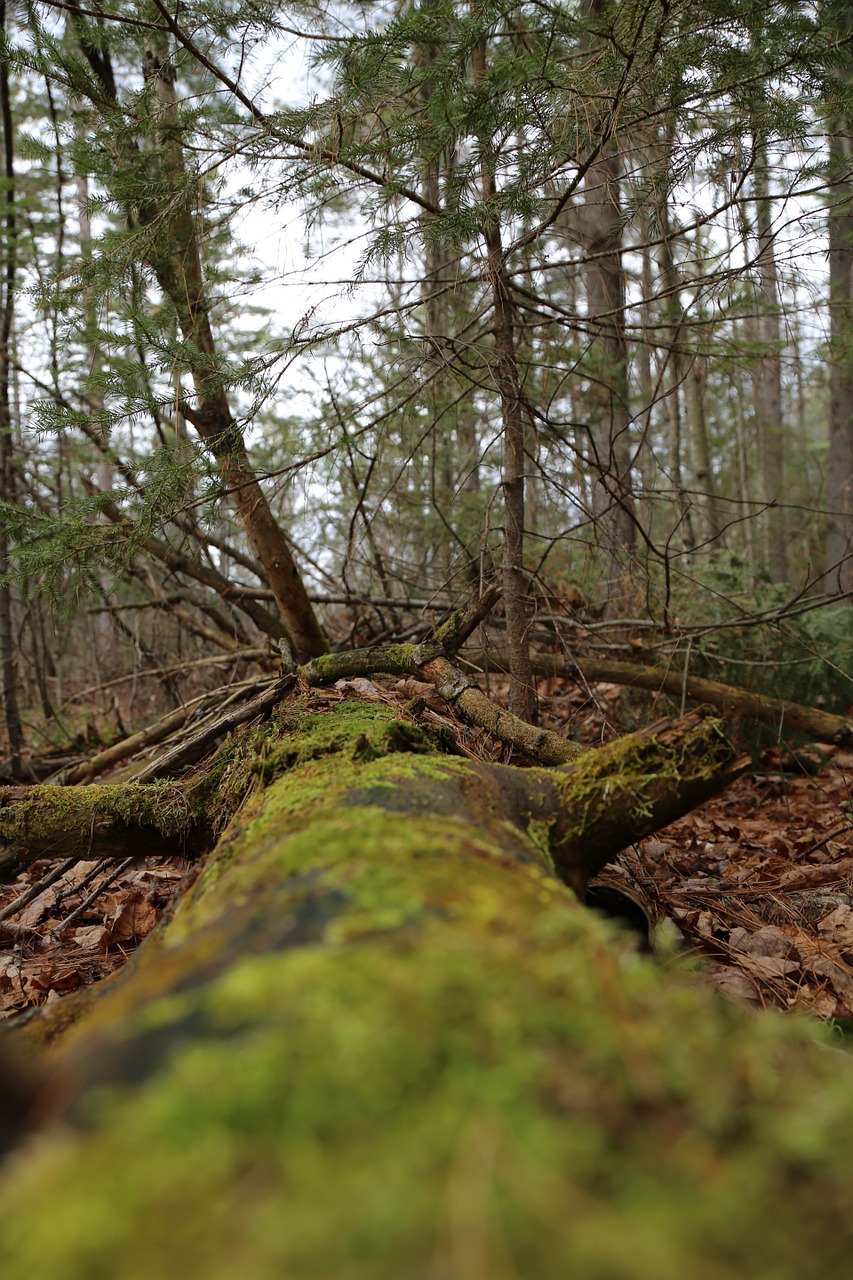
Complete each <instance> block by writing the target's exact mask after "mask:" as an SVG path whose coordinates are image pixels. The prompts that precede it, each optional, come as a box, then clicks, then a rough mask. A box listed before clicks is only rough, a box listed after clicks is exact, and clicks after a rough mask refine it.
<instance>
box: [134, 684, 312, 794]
mask: <svg viewBox="0 0 853 1280" xmlns="http://www.w3.org/2000/svg"><path fill="white" fill-rule="evenodd" d="M295 682H296V677H295V676H292V675H286V676H282V677H281V678H280V679H279V680H276V681H274V682H273V683H272V684H271V685H269V687H268V688H265V689H262V690H261V692H260V693H258V694H256V695H255V697H254V698H250V699H249V701H248V702H243V703H241V704H240V705H239V706H238V707H235V708H234V710H233V711H229V712H228V714H227V715H224V716H219V717H217V719H216V720H214V721H213V723H212V724H208V725H205V727H204V728H203V729H199V731H198V733H195V734H193V736H192V737H191V738H187V739H186V740H185V741H183V742H178V743H176V745H175V746H174V747H173V748H171V750H169V751H166V752H164V753H163V754H162V755H160V756H158V757H157V758H156V760H152V761H151V763H150V764H148V765H145V767H144V768H142V769H139V770H138V771H137V772H136V773H135V775H134V781H135V782H154V781H155V779H157V778H174V777H177V776H178V774H180V773H181V772H182V771H183V770H184V769H186V768H188V766H189V765H191V764H195V763H196V761H197V760H201V759H202V758H203V757H204V756H205V755H206V754H207V752H208V751H209V750H210V748H211V746H212V745H213V743H214V742H217V741H218V740H219V739H220V738H222V737H224V736H225V734H226V733H230V732H231V730H232V729H236V728H237V727H238V726H239V725H241V724H246V722H247V721H249V720H254V718H255V716H259V715H262V714H263V713H264V712H266V711H269V710H270V709H271V708H272V707H274V706H275V705H276V704H277V703H279V702H281V700H282V698H283V697H284V696H285V694H286V693H288V692H289V690H290V689H292V688H293V685H294V684H295Z"/></svg>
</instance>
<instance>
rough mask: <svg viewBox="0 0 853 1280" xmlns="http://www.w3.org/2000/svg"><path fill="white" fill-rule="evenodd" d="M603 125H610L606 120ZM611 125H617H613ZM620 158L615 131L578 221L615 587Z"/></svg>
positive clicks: (618, 559)
mask: <svg viewBox="0 0 853 1280" xmlns="http://www.w3.org/2000/svg"><path fill="white" fill-rule="evenodd" d="M607 8H608V5H607V3H606V0H583V4H582V9H583V11H584V13H585V14H586V15H587V16H588V17H591V18H594V19H597V18H601V17H602V16H603V15H604V12H605V10H606V9H607ZM602 127H606V128H607V129H610V128H611V124H610V123H606V124H604V123H603V124H602ZM613 127H614V128H615V125H614V126H613ZM621 179H622V164H621V159H620V155H619V146H618V143H617V141H616V138H615V136H612V135H611V136H609V137H607V138H605V139H604V140H603V145H602V146H601V150H600V153H599V155H598V157H597V158H596V159H595V160H594V161H593V163H592V164H591V165H590V166H589V169H588V170H587V174H586V178H585V182H584V204H583V211H582V214H583V216H582V219H581V227H582V235H583V241H584V249H585V253H586V258H587V262H586V270H585V274H586V298H587V324H588V328H589V332H590V340H591V341H592V342H593V344H594V347H595V351H596V353H597V354H598V355H599V356H600V359H598V360H597V361H596V362H595V367H594V370H593V377H594V379H595V384H594V385H593V386H592V387H591V389H590V394H589V403H590V413H591V420H590V424H589V427H590V444H591V447H592V451H593V455H594V465H595V468H596V471H597V483H596V484H595V486H594V489H593V515H594V517H595V521H596V526H597V532H598V538H599V541H600V543H601V544H602V546H603V547H604V549H605V551H606V554H607V558H608V561H609V568H608V574H609V578H610V581H609V585H608V591H609V594H610V595H611V596H612V595H614V594H618V593H619V589H620V588H619V583H620V582H621V580H622V578H623V576H624V573H625V568H626V565H625V558H626V555H627V554H629V553H630V552H632V551H633V548H634V543H635V532H636V531H635V526H634V520H633V507H634V496H633V492H632V487H631V461H632V459H631V440H630V435H629V428H630V422H631V414H630V407H629V403H628V342H627V338H626V334H625V273H624V270H623V267H622V209H621Z"/></svg>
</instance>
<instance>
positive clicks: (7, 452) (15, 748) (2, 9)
mask: <svg viewBox="0 0 853 1280" xmlns="http://www.w3.org/2000/svg"><path fill="white" fill-rule="evenodd" d="M0 32H2V34H3V38H4V39H5V38H6V4H5V0H0ZM0 114H2V125H3V157H4V176H5V188H6V189H5V197H4V204H5V214H4V218H3V282H2V286H0V288H2V306H0V502H8V503H10V504H11V503H12V502H14V499H15V494H14V473H13V470H12V460H13V449H12V414H11V405H10V372H11V364H12V362H11V346H12V317H13V315H14V305H15V274H16V257H17V254H16V239H17V234H18V232H17V222H16V216H15V165H14V128H13V122H12V107H11V102H10V98H9V64H8V61H6V60H3V61H2V64H0ZM9 569H10V563H9V532H8V524H7V521H6V518H5V516H4V515H3V514H2V513H0V578H2V577H3V576H4V575H5V574H7V573H8V572H9ZM15 648H16V646H15V641H14V634H13V629H12V587H11V585H10V584H9V583H8V582H3V583H0V686H2V704H3V723H4V727H5V730H6V739H7V743H8V749H9V764H8V769H9V773H10V774H11V776H12V777H13V778H17V777H20V773H21V747H22V746H23V740H24V735H23V729H22V727H21V715H20V710H19V708H18V674H17V669H16V663H15Z"/></svg>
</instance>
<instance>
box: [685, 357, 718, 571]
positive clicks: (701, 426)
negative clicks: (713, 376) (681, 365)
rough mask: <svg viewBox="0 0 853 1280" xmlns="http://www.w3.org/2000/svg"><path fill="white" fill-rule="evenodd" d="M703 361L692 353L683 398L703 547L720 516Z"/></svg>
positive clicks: (712, 536) (713, 535)
mask: <svg viewBox="0 0 853 1280" xmlns="http://www.w3.org/2000/svg"><path fill="white" fill-rule="evenodd" d="M705 379H706V370H705V361H704V359H703V358H702V357H701V356H694V358H693V363H692V365H691V367H690V370H689V372H688V374H687V378H686V380H685V388H684V400H685V407H686V411H687V412H686V418H687V436H688V440H689V444H690V469H691V471H692V473H693V484H694V486H695V488H696V495H697V496H696V506H697V508H698V510H699V515H700V519H699V530H698V532H699V538H700V541H701V543H702V544H703V546H705V547H706V548H707V547H708V546H709V545H710V544H711V543H713V542H715V541H716V540H717V539H718V538H719V536H720V530H721V529H722V523H721V520H720V512H719V506H718V503H717V497H716V494H715V493H714V476H713V471H712V467H711V444H710V441H709V439H708V419H707V416H706V412H705Z"/></svg>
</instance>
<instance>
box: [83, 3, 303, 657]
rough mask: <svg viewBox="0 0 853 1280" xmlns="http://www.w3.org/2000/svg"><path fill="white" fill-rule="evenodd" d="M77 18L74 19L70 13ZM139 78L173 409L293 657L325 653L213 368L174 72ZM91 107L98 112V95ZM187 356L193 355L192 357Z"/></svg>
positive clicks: (90, 52)
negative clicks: (217, 491) (154, 189)
mask: <svg viewBox="0 0 853 1280" xmlns="http://www.w3.org/2000/svg"><path fill="white" fill-rule="evenodd" d="M77 16H78V17H79V14H77ZM80 47H81V50H82V52H83V53H84V55H85V57H86V59H87V60H88V62H89V65H90V67H91V69H92V71H93V73H94V74H95V76H96V77H97V80H98V83H99V85H100V87H101V89H102V90H103V97H105V98H106V99H107V100H108V102H109V103H110V104H111V106H117V104H118V95H117V91H116V85H115V78H114V75H113V70H112V64H111V61H110V58H109V54H108V53H107V52H105V51H101V50H99V49H96V48H95V47H94V46H93V45H92V43H91V41H90V40H89V39H88V38H87V37H86V36H85V35H83V34H81V37H80ZM143 70H144V74H145V78H146V80H147V81H148V82H149V84H150V85H151V88H152V96H153V98H154V100H155V102H156V103H157V107H158V113H157V116H156V119H155V121H154V131H155V135H156V136H157V139H158V143H159V145H160V148H161V155H160V163H161V165H162V169H161V172H160V174H159V177H160V178H161V180H162V182H163V183H164V184H165V185H166V186H167V187H168V190H169V195H170V201H172V202H174V205H175V208H176V211H175V212H173V213H172V214H171V215H170V216H169V217H168V218H163V216H162V211H161V210H159V209H158V208H157V205H156V201H152V200H151V199H150V198H149V199H148V201H147V202H145V201H142V202H141V203H140V204H139V205H138V206H137V207H136V210H135V213H134V217H136V218H138V220H139V222H141V223H142V225H143V226H145V227H146V229H147V231H148V237H147V239H146V242H145V253H146V257H147V260H148V263H149V265H150V267H151V268H152V270H153V271H154V274H155V275H156V277H157V282H158V284H159V285H160V288H161V289H162V290H163V293H164V294H165V295H166V297H167V298H168V299H169V301H170V303H171V304H172V306H173V307H174V308H175V313H176V315H177V317H178V323H179V325H180V328H181V333H182V335H183V338H184V342H185V350H186V351H187V352H188V353H190V354H189V355H188V357H187V359H188V363H189V365H190V373H191V376H192V379H193V386H194V389H195V393H196V399H197V404H196V407H195V408H194V409H192V411H191V410H190V407H189V406H183V405H182V406H179V408H180V410H181V411H184V410H186V414H185V416H187V417H188V418H189V419H190V421H191V422H192V424H193V426H194V427H195V428H196V430H197V431H198V433H199V435H200V436H201V437H202V439H203V440H205V442H206V443H207V446H208V448H209V450H210V452H211V454H212V456H213V457H214V458H215V459H216V462H217V465H218V467H219V470H220V473H221V475H222V478H223V480H224V482H225V484H226V485H227V487H228V490H229V492H230V493H231V494H232V496H233V499H234V502H235V505H236V507H237V510H238V511H239V513H240V517H241V519H242V522H243V526H244V528H245V531H246V537H247V538H248V540H249V545H250V546H251V548H252V551H253V552H254V554H255V555H256V556H257V559H258V561H259V562H260V564H261V566H262V567H263V570H264V574H265V576H266V579H267V582H268V583H269V586H270V588H271V590H272V593H273V596H274V598H275V602H276V604H277V605H278V608H279V611H280V613H281V616H282V618H283V620H284V623H285V624H286V626H287V629H288V632H289V639H290V641H291V642H292V645H293V648H294V651H295V653H296V656H297V657H298V658H299V659H300V660H304V659H307V658H311V657H314V656H316V655H317V654H320V653H325V652H326V650H327V649H328V643H327V641H326V638H325V636H324V634H323V631H322V628H321V626H320V624H319V621H318V619H317V616H316V614H315V612H314V608H313V605H312V604H311V601H310V599H309V597H308V593H307V591H306V588H305V584H304V582H303V581H302V576H301V574H300V572H299V569H298V567H297V565H296V562H295V560H294V558H293V554H292V552H291V550H290V546H289V544H288V541H287V538H286V537H285V535H284V531H283V530H282V529H281V527H280V526H279V524H278V522H277V521H276V519H275V517H274V515H273V513H272V511H271V509H270V505H269V503H268V501H267V498H266V494H265V493H264V491H263V489H262V488H261V486H260V484H259V482H258V478H257V476H256V474H255V472H254V470H253V469H252V466H251V463H250V461H249V457H248V454H247V451H246V445H245V441H244V439H243V435H242V432H241V430H240V427H239V425H238V424H237V422H236V420H235V418H234V415H233V414H232V412H231V406H230V404H229V401H228V396H227V393H226V391H225V389H224V387H223V385H222V381H221V378H220V376H219V374H218V372H217V370H216V369H215V367H214V365H215V357H216V343H215V341H214V336H213V329H212V327H211V324H210V316H209V310H210V299H209V296H208V293H207V290H206V288H205V282H204V275H203V272H202V266H201V253H200V249H199V240H198V231H197V225H196V214H195V208H194V204H193V203H192V199H191V196H190V195H189V194H188V185H187V174H186V170H185V165H184V156H183V147H182V140H181V122H180V117H179V111H178V104H177V99H176V95H175V72H174V68H173V67H172V65H171V63H170V62H169V61H168V59H162V58H161V57H160V56H159V55H158V54H157V53H156V52H152V51H150V50H149V51H148V52H146V55H145V61H144V68H143ZM96 105H97V106H98V107H99V109H100V110H103V109H104V104H103V98H99V99H98V100H97V102H96ZM192 353H197V358H194V356H193V354H192Z"/></svg>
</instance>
